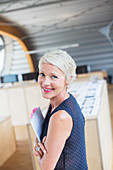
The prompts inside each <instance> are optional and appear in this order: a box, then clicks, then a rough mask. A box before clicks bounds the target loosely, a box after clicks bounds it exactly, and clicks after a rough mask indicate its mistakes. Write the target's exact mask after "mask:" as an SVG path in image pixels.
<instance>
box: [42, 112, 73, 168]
mask: <svg viewBox="0 0 113 170" xmlns="http://www.w3.org/2000/svg"><path fill="white" fill-rule="evenodd" d="M72 126H73V121H72V118H71V116H70V115H69V114H68V113H67V112H66V111H64V110H62V111H58V112H57V113H55V114H54V115H53V116H51V119H50V122H49V127H48V133H47V138H46V141H45V143H44V146H45V148H46V151H47V153H46V154H43V156H42V157H40V159H39V164H40V167H41V169H42V170H53V169H54V168H55V166H56V164H57V161H58V159H59V157H60V155H61V152H62V150H63V148H64V145H65V142H66V139H67V138H68V137H69V136H70V133H71V130H72Z"/></svg>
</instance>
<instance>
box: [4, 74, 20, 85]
mask: <svg viewBox="0 0 113 170" xmlns="http://www.w3.org/2000/svg"><path fill="white" fill-rule="evenodd" d="M17 81H18V77H17V75H15V74H8V75H4V76H3V83H14V82H17Z"/></svg>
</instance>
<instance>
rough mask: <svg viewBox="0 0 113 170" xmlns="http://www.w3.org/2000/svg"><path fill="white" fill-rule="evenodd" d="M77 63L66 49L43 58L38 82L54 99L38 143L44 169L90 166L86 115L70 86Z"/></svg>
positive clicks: (84, 168)
mask: <svg viewBox="0 0 113 170" xmlns="http://www.w3.org/2000/svg"><path fill="white" fill-rule="evenodd" d="M75 69H76V64H75V62H74V60H73V59H72V58H71V56H70V55H69V54H68V53H67V52H65V51H63V50H55V51H51V52H48V53H46V54H45V55H44V56H43V57H42V58H41V59H40V61H39V77H38V82H39V84H40V87H41V90H42V96H43V97H44V98H46V99H49V100H50V105H49V108H48V112H47V115H46V117H45V120H44V125H43V131H42V136H41V141H42V142H41V143H37V144H36V146H34V149H33V152H34V155H35V156H38V158H39V159H38V160H39V165H40V167H41V169H42V170H53V169H54V170H87V169H88V168H87V161H86V151H85V134H84V124H85V121H84V117H83V114H82V113H81V110H80V107H79V105H78V103H77V101H76V99H75V98H74V97H73V95H71V94H70V93H68V91H67V87H68V85H69V84H70V82H71V81H72V80H73V79H74V77H75Z"/></svg>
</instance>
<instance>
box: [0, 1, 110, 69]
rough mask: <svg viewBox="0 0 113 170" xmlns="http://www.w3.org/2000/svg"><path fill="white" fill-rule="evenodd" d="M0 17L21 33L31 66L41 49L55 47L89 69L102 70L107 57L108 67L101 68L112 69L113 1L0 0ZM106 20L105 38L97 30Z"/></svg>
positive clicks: (104, 25)
mask: <svg viewBox="0 0 113 170" xmlns="http://www.w3.org/2000/svg"><path fill="white" fill-rule="evenodd" d="M0 18H3V19H6V20H8V21H10V25H14V26H17V27H18V28H19V29H20V30H21V31H22V32H23V33H24V36H23V37H22V39H25V40H27V41H28V42H29V45H30V52H29V53H30V54H31V55H32V59H33V62H34V65H35V68H37V63H38V60H39V58H40V56H41V55H43V53H44V52H46V51H49V50H51V49H57V48H61V49H65V50H66V51H68V52H69V53H70V54H71V55H72V57H73V58H74V59H75V60H76V62H77V64H78V65H82V64H87V63H88V64H89V65H91V68H92V70H96V69H97V70H98V69H103V67H102V66H103V64H104V65H106V56H109V59H108V58H107V59H108V60H109V62H110V64H111V67H109V68H107V67H104V68H105V69H108V70H111V69H112V68H113V63H111V61H112V62H113V60H111V59H112V57H113V44H112V40H113V24H112V21H113V0H18V1H17V0H0ZM110 23H111V25H110V27H109V35H108V37H107V35H105V34H106V33H105V34H104V33H103V34H102V32H100V31H99V30H100V29H101V28H104V27H106V26H108V25H109V24H110ZM8 24H9V23H8ZM109 38H110V39H109ZM13 42H14V41H12V43H13ZM105 47H106V48H105ZM97 51H98V53H97ZM108 53H109V55H107V54H108ZM98 54H100V55H98ZM105 54H106V55H105ZM99 57H100V58H99ZM103 57H104V59H105V61H104V63H102V66H101V60H103ZM97 59H99V61H97ZM93 62H95V64H92V63H93ZM96 62H97V63H96ZM99 62H100V65H99V66H98V63H99Z"/></svg>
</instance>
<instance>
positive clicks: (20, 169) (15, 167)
mask: <svg viewBox="0 0 113 170" xmlns="http://www.w3.org/2000/svg"><path fill="white" fill-rule="evenodd" d="M0 170H33V166H32V161H31V155H30V149H29V143H28V141H26V140H24V141H18V142H17V151H16V152H15V153H14V154H13V155H12V156H11V157H10V158H9V159H8V160H7V161H6V162H5V163H4V165H3V166H2V167H0Z"/></svg>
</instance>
